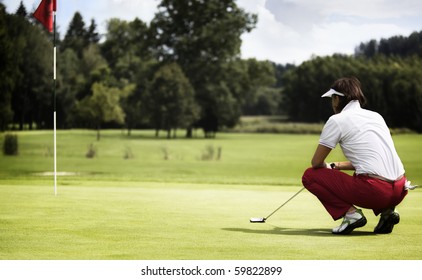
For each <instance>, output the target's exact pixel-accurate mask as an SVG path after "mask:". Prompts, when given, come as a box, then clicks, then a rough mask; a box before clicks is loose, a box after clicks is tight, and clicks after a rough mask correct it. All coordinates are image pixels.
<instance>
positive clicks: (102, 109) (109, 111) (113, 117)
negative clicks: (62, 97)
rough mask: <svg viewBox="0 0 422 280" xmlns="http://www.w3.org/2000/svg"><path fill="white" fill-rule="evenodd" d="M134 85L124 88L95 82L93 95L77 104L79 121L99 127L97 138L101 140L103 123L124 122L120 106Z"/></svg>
mask: <svg viewBox="0 0 422 280" xmlns="http://www.w3.org/2000/svg"><path fill="white" fill-rule="evenodd" d="M133 88H134V87H133V85H130V86H127V87H126V88H124V89H118V88H113V87H107V86H105V85H104V84H102V83H101V82H100V83H94V84H93V85H92V95H91V96H87V97H85V98H84V99H82V100H81V101H79V102H77V104H76V114H77V115H78V118H79V121H80V122H84V123H85V124H86V125H87V126H92V127H95V128H96V129H97V140H98V141H99V140H100V130H101V125H102V124H103V123H107V122H114V123H116V124H120V125H122V124H123V123H124V118H125V115H124V112H123V109H122V107H121V106H120V99H121V98H122V97H124V96H126V95H128V94H129V93H130V92H131V91H132V90H133Z"/></svg>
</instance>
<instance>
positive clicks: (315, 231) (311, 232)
mask: <svg viewBox="0 0 422 280" xmlns="http://www.w3.org/2000/svg"><path fill="white" fill-rule="evenodd" d="M222 230H225V231H232V232H243V233H248V234H277V235H303V236H318V237H324V236H348V237H353V236H371V235H374V236H375V235H376V234H375V233H373V232H369V231H353V232H352V233H351V234H349V235H334V234H332V233H331V229H327V228H324V229H322V228H310V229H302V228H282V227H276V226H274V227H273V228H272V229H252V228H222Z"/></svg>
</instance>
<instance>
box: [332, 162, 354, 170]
mask: <svg viewBox="0 0 422 280" xmlns="http://www.w3.org/2000/svg"><path fill="white" fill-rule="evenodd" d="M334 169H337V170H355V167H354V166H353V165H352V164H351V163H350V161H339V162H334Z"/></svg>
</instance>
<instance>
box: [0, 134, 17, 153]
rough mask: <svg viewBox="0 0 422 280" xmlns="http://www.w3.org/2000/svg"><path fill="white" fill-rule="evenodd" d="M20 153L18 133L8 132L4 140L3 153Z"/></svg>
mask: <svg viewBox="0 0 422 280" xmlns="http://www.w3.org/2000/svg"><path fill="white" fill-rule="evenodd" d="M18 153H19V146H18V136H17V135H16V134H6V135H5V136H4V142H3V154H4V155H7V156H16V155H18Z"/></svg>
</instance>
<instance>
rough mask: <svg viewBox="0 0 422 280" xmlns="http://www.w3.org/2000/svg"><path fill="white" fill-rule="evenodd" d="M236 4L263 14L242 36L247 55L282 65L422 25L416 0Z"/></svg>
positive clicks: (281, 0) (421, 12)
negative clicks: (249, 31)
mask: <svg viewBox="0 0 422 280" xmlns="http://www.w3.org/2000/svg"><path fill="white" fill-rule="evenodd" d="M246 2H249V4H248V5H247V6H246V5H244V4H245V3H246ZM250 2H254V3H255V5H252V4H251V3H250ZM238 4H239V6H241V7H245V9H246V10H247V11H248V12H252V13H257V14H258V18H259V22H258V24H257V28H256V29H255V30H253V31H252V33H250V34H244V35H243V36H242V38H243V42H244V44H243V45H242V54H243V56H244V57H257V58H258V59H269V60H272V61H275V62H278V63H296V64H299V63H301V62H302V61H304V60H307V59H309V58H311V56H312V55H330V54H333V53H344V54H353V52H354V49H355V47H356V46H358V45H359V44H360V43H361V42H367V41H369V40H371V39H376V40H379V39H381V38H388V37H391V36H394V35H404V36H408V35H409V34H410V33H411V32H412V31H418V29H417V28H420V27H421V26H422V1H418V0H404V1H395V0H371V1H367V0H343V1H338V0H255V1H253V0H252V1H251V0H240V1H238ZM410 17H411V18H412V19H413V20H414V22H413V23H411V22H410V20H409V18H410ZM415 28H416V29H415Z"/></svg>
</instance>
